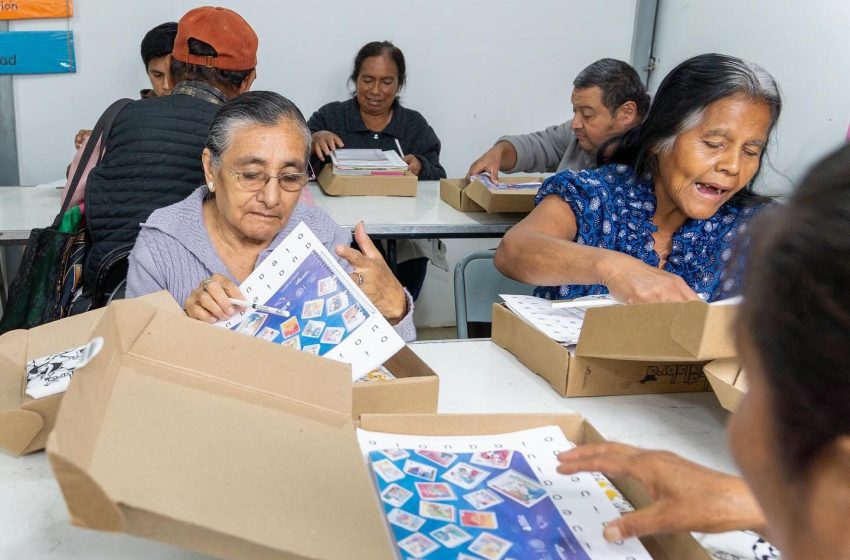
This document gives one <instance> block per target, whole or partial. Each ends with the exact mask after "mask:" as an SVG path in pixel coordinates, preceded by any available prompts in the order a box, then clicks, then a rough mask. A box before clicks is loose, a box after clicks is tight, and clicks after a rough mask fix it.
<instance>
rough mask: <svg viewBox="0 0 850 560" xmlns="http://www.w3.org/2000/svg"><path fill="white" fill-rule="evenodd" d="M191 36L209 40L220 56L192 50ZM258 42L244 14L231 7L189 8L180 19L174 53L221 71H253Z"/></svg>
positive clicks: (176, 55) (179, 56)
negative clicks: (206, 54)
mask: <svg viewBox="0 0 850 560" xmlns="http://www.w3.org/2000/svg"><path fill="white" fill-rule="evenodd" d="M189 39H197V40H198V41H203V42H204V43H207V44H208V45H210V46H211V47H212V48H214V49H215V50H216V52H217V53H218V56H202V55H196V54H191V53H189ZM257 44H258V41H257V34H256V33H254V30H253V29H252V28H251V26H250V25H248V22H247V21H245V20H244V19H243V18H242V16H240V15H239V14H237V13H236V12H234V11H233V10H228V9H227V8H216V7H212V6H204V7H202V8H195V9H194V10H189V11H188V12H187V13H186V15H184V16H183V17H182V18H180V21H179V22H177V37H175V39H174V50H173V51H172V52H171V56H172V57H174V59H175V60H179V61H180V62H185V63H187V64H198V65H200V66H207V67H209V68H218V69H219V70H251V69H252V68H256V67H257Z"/></svg>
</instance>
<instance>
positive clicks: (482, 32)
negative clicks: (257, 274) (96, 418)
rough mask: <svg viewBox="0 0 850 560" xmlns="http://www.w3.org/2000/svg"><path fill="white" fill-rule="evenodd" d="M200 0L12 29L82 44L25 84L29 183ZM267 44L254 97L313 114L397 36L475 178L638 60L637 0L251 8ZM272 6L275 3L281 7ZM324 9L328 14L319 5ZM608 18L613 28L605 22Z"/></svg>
mask: <svg viewBox="0 0 850 560" xmlns="http://www.w3.org/2000/svg"><path fill="white" fill-rule="evenodd" d="M201 4H203V2H199V1H198V0H194V1H190V0H147V1H145V2H124V1H115V0H76V1H75V2H74V9H75V15H74V17H73V18H71V20H70V23H69V24H66V23H65V22H64V21H63V20H53V21H51V20H41V21H29V22H16V23H12V25H11V29H12V30H34V29H62V28H64V27H65V26H66V25H70V28H71V29H72V30H73V31H74V33H75V36H76V54H77V68H78V71H77V73H76V74H70V75H44V76H16V77H15V79H14V89H15V104H16V119H17V137H18V153H19V159H20V177H21V182H22V184H30V183H36V182H43V181H48V180H53V179H57V178H59V177H60V176H62V174H63V173H64V169H65V166H66V165H67V164H68V162H69V161H70V159H71V157H72V156H73V142H72V140H73V136H74V133H75V132H76V131H77V130H78V129H79V128H90V127H91V125H92V124H93V123H94V122H95V120H97V117H98V116H99V115H100V113H101V111H102V110H103V109H104V108H105V107H106V106H107V105H108V104H109V103H110V102H111V101H113V100H115V99H117V98H119V97H124V96H135V95H137V92H138V90H139V89H141V88H143V87H147V85H146V78H145V75H144V72H143V68H142V63H141V59H140V57H139V42H140V41H141V38H142V36H143V35H144V33H145V32H146V31H147V30H148V29H150V28H151V27H153V26H155V25H157V24H159V23H162V22H163V21H169V20H174V21H176V20H177V19H179V18H180V16H181V15H182V14H183V13H185V12H186V11H187V10H188V9H190V8H192V7H195V6H197V5H201ZM226 5H227V6H228V7H231V8H233V9H235V10H236V11H238V12H239V13H240V14H242V15H243V16H244V17H245V19H246V20H247V21H248V22H249V23H250V24H251V25H252V26H253V27H254V29H255V30H256V31H257V35H258V36H259V38H260V52H259V62H258V74H259V77H258V79H257V81H256V82H255V85H254V88H255V89H270V90H275V91H278V92H280V93H282V94H284V95H286V96H287V97H290V98H291V99H292V100H293V101H294V102H295V103H296V104H297V105H298V106H299V107H300V108H301V109H302V111H303V112H304V113H305V116H307V117H309V115H310V114H311V113H312V112H313V111H314V110H315V109H316V108H318V107H319V106H320V105H322V104H324V103H327V102H329V101H333V100H338V99H343V98H344V97H345V96H346V95H347V92H348V89H347V85H346V77H347V76H348V74H349V73H350V71H351V63H352V60H353V58H354V55H355V53H356V51H357V49H358V48H359V47H360V46H362V45H363V44H364V43H366V42H368V41H371V40H375V39H390V40H392V41H394V42H395V43H396V44H397V45H398V46H400V47H401V48H402V50H403V51H404V53H405V57H406V59H407V67H408V86H407V91H406V92H404V94H403V101H404V103H405V104H406V105H407V106H409V107H411V108H415V109H417V110H419V111H420V112H421V113H422V114H423V115H424V116H425V118H426V119H428V121H429V122H430V123H431V125H432V126H433V127H434V129H435V130H436V132H437V134H438V136H439V137H440V138H441V140H442V141H443V155H442V158H441V159H442V161H443V164H444V165H445V167H446V169H447V171H448V172H449V174H450V175H455V176H457V175H461V174H463V173H465V171H466V169H467V168H468V166H469V164H470V163H471V161H472V160H473V159H475V157H476V156H477V155H479V154H480V153H481V152H483V151H484V150H485V149H486V148H487V147H489V146H490V145H491V144H492V142H493V141H494V140H495V138H496V137H498V136H499V135H501V134H504V133H509V132H525V131H531V130H535V129H537V128H539V127H544V126H547V125H550V124H553V123H556V122H561V121H563V120H566V119H567V118H568V117H569V115H570V112H571V107H570V104H569V95H570V90H571V82H572V79H573V77H574V76H575V74H576V73H577V72H578V71H579V70H580V69H581V68H583V67H584V66H586V65H587V64H588V63H589V62H592V61H593V60H595V59H597V58H600V57H603V56H613V57H618V58H621V59H625V60H627V59H628V57H629V49H630V45H631V38H632V21H633V18H634V10H635V1H634V0H629V1H623V0H602V1H600V0H572V1H570V2H564V1H563V0H539V1H537V2H527V1H524V0H469V1H463V2H458V1H452V0H409V1H404V2H397V1H390V0H384V1H378V0H372V1H366V0H362V1H357V2H354V1H351V0H329V1H326V2H315V1H310V0H287V1H286V2H272V1H268V0H265V1H264V0H241V1H231V2H227V3H226ZM273 7H277V9H274V8H273ZM319 7H321V9H319ZM600 18H604V19H605V22H606V23H605V27H604V29H605V34H604V35H603V34H601V33H600V27H599V26H598V25H596V24H592V25H591V24H588V25H584V23H585V22H594V21H598V20H599V19H600Z"/></svg>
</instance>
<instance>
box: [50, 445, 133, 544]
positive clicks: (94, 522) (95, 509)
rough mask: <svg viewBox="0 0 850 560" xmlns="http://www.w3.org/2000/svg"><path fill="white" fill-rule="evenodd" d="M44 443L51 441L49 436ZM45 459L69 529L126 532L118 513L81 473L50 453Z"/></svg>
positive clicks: (104, 495) (70, 464)
mask: <svg viewBox="0 0 850 560" xmlns="http://www.w3.org/2000/svg"><path fill="white" fill-rule="evenodd" d="M48 439H49V440H52V439H53V436H52V435H51V436H50V438H48ZM49 459H50V466H51V468H52V469H53V473H54V474H55V475H56V479H57V480H59V481H60V487H61V489H62V494H63V495H64V497H65V503H66V504H67V505H68V513H69V514H70V516H71V523H72V524H73V525H77V526H78V527H89V528H92V529H99V530H101V531H123V530H124V529H125V528H126V522H125V519H124V515H123V514H122V513H121V510H120V509H119V508H118V506H116V505H115V504H114V503H113V502H112V500H110V499H109V496H107V495H106V494H105V493H104V491H103V489H102V488H101V487H100V486H98V485H97V483H96V482H94V481H93V480H92V479H91V477H90V476H89V475H88V474H86V472H85V471H84V470H82V469H80V468H79V467H78V466H77V465H75V464H74V463H72V462H71V461H67V460H65V459H63V458H62V457H61V456H58V455H55V454H52V453H51V454H49Z"/></svg>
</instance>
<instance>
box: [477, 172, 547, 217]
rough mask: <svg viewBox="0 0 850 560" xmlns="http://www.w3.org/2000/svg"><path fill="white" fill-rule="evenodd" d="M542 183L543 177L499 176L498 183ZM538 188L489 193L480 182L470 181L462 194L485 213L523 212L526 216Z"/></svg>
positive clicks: (532, 204) (531, 206)
mask: <svg viewBox="0 0 850 560" xmlns="http://www.w3.org/2000/svg"><path fill="white" fill-rule="evenodd" d="M532 181H533V182H540V183H542V182H543V177H539V176H535V177H519V176H500V177H499V182H500V183H511V184H516V183H528V182H532ZM538 190H539V187H533V188H528V189H516V190H504V191H491V190H490V189H488V188H487V187H486V186H484V184H483V183H481V182H480V181H470V182H469V184H468V185H467V186H466V187H465V188H464V189H463V192H464V194H466V196H468V197H469V198H470V200H472V201H473V202H475V203H477V204H478V205H479V206H481V207H482V208H484V209H485V210H486V211H487V212H491V213H499V212H523V213H526V214H528V213H529V212H531V211H532V210H534V197H535V196H537V191H538Z"/></svg>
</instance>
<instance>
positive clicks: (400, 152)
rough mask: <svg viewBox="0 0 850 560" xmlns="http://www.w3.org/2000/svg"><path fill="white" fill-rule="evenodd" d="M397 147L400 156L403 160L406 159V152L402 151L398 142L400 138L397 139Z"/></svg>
mask: <svg viewBox="0 0 850 560" xmlns="http://www.w3.org/2000/svg"><path fill="white" fill-rule="evenodd" d="M395 147H396V148H398V155H400V156H401V159H404V150H402V149H401V142H399V141H398V138H396V139H395Z"/></svg>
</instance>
